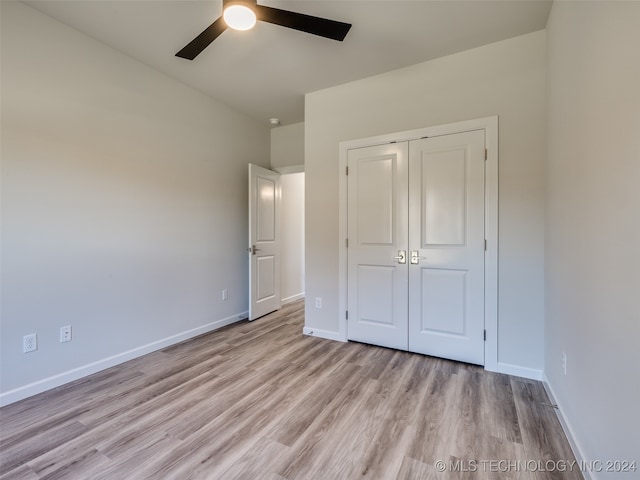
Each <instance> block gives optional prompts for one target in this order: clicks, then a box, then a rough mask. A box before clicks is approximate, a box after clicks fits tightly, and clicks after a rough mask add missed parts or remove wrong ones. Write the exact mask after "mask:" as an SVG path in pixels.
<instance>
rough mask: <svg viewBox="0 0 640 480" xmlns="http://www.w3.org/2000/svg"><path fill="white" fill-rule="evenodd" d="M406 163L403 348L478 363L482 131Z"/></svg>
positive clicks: (416, 150)
mask: <svg viewBox="0 0 640 480" xmlns="http://www.w3.org/2000/svg"><path fill="white" fill-rule="evenodd" d="M409 158H410V164H409V172H410V178H409V192H410V195H409V198H410V200H409V224H410V229H409V231H410V233H409V249H410V250H411V252H410V253H409V257H410V259H409V262H410V266H409V285H410V287H409V350H410V351H413V352H418V353H423V354H427V355H433V356H437V357H444V358H450V359H454V360H460V361H463V362H469V363H475V364H480V365H484V249H485V245H484V238H485V237H484V185H485V177H484V176H485V165H484V163H485V138H484V130H478V131H472V132H465V133H457V134H452V135H443V136H440V137H432V138H425V139H421V140H415V141H412V142H411V143H410V153H409ZM412 258H413V259H412Z"/></svg>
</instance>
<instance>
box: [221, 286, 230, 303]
mask: <svg viewBox="0 0 640 480" xmlns="http://www.w3.org/2000/svg"><path fill="white" fill-rule="evenodd" d="M222 300H229V291H228V290H227V289H226V288H225V289H224V290H222Z"/></svg>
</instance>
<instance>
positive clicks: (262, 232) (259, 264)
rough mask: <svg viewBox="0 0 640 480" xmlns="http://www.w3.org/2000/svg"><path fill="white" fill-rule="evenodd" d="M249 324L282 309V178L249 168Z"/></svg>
mask: <svg viewBox="0 0 640 480" xmlns="http://www.w3.org/2000/svg"><path fill="white" fill-rule="evenodd" d="M249 255H250V257H251V259H250V261H249V320H255V319H256V318H258V317H261V316H263V315H266V314H267V313H270V312H273V311H274V310H278V309H279V308H280V174H279V173H277V172H273V171H271V170H267V169H266V168H262V167H259V166H257V165H253V164H250V165H249Z"/></svg>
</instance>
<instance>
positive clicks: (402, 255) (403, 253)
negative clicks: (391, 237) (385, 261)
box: [392, 250, 407, 263]
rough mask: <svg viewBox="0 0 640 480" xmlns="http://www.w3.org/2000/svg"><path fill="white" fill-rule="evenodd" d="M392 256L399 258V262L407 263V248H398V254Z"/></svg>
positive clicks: (395, 258)
mask: <svg viewBox="0 0 640 480" xmlns="http://www.w3.org/2000/svg"><path fill="white" fill-rule="evenodd" d="M392 258H393V259H394V260H398V263H407V252H406V251H405V250H398V256H397V257H392Z"/></svg>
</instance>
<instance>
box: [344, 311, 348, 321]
mask: <svg viewBox="0 0 640 480" xmlns="http://www.w3.org/2000/svg"><path fill="white" fill-rule="evenodd" d="M344 318H346V319H347V320H349V310H347V311H346V312H344Z"/></svg>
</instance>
